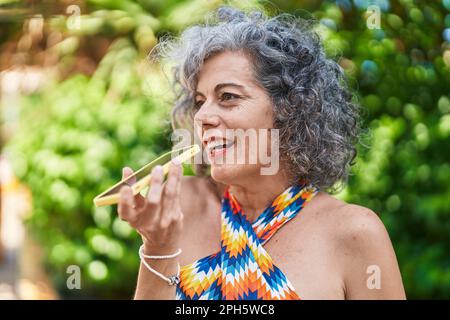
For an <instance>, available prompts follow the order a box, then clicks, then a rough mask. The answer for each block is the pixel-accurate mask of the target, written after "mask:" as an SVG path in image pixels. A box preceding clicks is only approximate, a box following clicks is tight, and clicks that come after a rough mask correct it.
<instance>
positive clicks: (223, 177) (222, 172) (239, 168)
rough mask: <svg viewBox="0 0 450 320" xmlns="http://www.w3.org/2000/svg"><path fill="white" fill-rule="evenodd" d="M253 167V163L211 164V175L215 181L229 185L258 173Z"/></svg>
mask: <svg viewBox="0 0 450 320" xmlns="http://www.w3.org/2000/svg"><path fill="white" fill-rule="evenodd" d="M255 169H256V168H254V166H253V165H251V166H249V165H229V164H212V165H211V177H212V178H213V179H214V180H215V181H217V182H221V183H224V184H228V185H230V184H234V183H236V182H238V181H242V180H243V179H248V178H250V177H251V176H252V175H254V174H255V173H258V172H259V171H258V170H255Z"/></svg>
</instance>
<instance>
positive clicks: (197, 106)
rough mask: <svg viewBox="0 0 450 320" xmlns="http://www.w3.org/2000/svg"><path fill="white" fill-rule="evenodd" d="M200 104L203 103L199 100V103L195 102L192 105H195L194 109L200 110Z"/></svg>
mask: <svg viewBox="0 0 450 320" xmlns="http://www.w3.org/2000/svg"><path fill="white" fill-rule="evenodd" d="M202 104H203V101H201V100H199V101H195V103H194V105H195V108H197V109H200V108H201V106H202Z"/></svg>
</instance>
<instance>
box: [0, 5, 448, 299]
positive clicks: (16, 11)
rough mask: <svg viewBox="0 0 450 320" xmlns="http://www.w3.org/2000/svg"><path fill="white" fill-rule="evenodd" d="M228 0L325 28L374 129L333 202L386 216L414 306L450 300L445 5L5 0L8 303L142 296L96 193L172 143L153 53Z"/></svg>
mask: <svg viewBox="0 0 450 320" xmlns="http://www.w3.org/2000/svg"><path fill="white" fill-rule="evenodd" d="M224 3H228V4H231V5H235V6H237V7H241V8H245V7H251V6H255V5H257V6H259V7H263V8H265V10H267V12H268V13H269V14H271V15H273V14H276V13H277V12H288V13H291V14H294V15H296V16H300V17H305V18H312V17H313V18H315V19H316V20H317V22H318V25H317V31H318V32H319V34H320V35H321V37H322V38H323V40H324V46H325V49H326V52H327V54H328V55H329V56H330V57H332V58H334V59H336V61H338V62H339V64H340V65H341V66H342V67H343V68H344V70H345V72H346V74H347V76H348V78H349V80H350V84H351V86H352V88H353V89H354V90H355V92H356V94H357V97H358V100H359V102H360V104H361V106H362V109H363V110H362V116H363V120H364V123H363V124H364V126H365V127H366V128H367V129H368V130H367V131H366V134H365V135H364V138H363V141H362V144H361V145H360V146H359V154H358V158H357V161H356V165H355V166H354V167H353V169H352V175H351V176H350V179H349V183H348V185H347V186H346V187H345V189H343V190H342V191H341V192H340V193H339V194H337V195H336V196H337V197H339V198H341V199H344V200H346V201H349V202H352V203H356V204H360V205H363V206H366V207H369V208H371V209H372V210H373V211H375V212H376V213H378V214H379V216H380V217H381V219H382V220H383V222H384V224H385V225H386V228H387V229H388V231H389V234H390V237H391V240H392V242H393V245H394V248H395V251H396V254H397V258H398V261H399V264H400V268H401V272H402V276H403V281H404V285H405V289H406V293H407V296H408V298H416V299H417V298H419V299H431V298H441V299H442V298H447V299H448V298H450V219H449V218H450V201H449V199H450V164H449V153H450V148H449V143H448V142H449V135H450V95H449V88H450V72H449V71H450V1H449V0H433V1H420V0H414V1H413V0H401V1H389V0H377V1H375V0H374V1H364V0H355V1H350V0H340V1H313V0H303V1H302V0H297V1H294V0H272V1H226V2H225V1H215V0H209V1H208V0H192V1H187V0H184V1H183V0H181V1H180V0H166V1H165V0H136V1H131V0H79V1H63V0H60V1H15V0H0V48H1V52H0V110H1V159H0V179H1V204H2V205H1V208H2V212H1V217H2V218H1V219H0V221H1V222H0V225H1V229H0V230H1V235H0V237H1V238H0V239H2V247H3V249H0V252H1V253H2V256H3V258H2V262H1V264H0V299H1V298H5V299H71V298H85V299H105V298H114V299H130V298H131V297H132V295H133V292H134V288H135V283H136V275H137V270H138V265H139V259H138V255H137V249H138V246H139V245H140V240H139V238H138V236H137V234H136V233H135V232H134V231H133V230H132V229H130V227H129V226H128V225H127V224H126V223H125V222H122V221H121V220H119V219H118V218H117V214H116V213H115V207H114V206H111V207H101V208H95V207H94V206H93V203H92V199H93V198H94V197H95V195H97V194H98V193H100V192H101V191H103V190H104V189H105V188H106V187H108V186H110V185H111V184H113V183H115V182H116V181H117V180H118V179H120V176H121V168H122V167H123V166H125V165H129V166H131V167H132V168H134V169H136V168H139V167H140V166H142V165H144V164H146V163H147V162H148V161H149V160H151V159H152V158H154V157H155V156H156V155H158V154H160V153H161V152H163V151H165V150H168V149H169V148H170V140H169V138H168V137H169V134H170V122H169V114H170V107H171V99H173V95H172V92H171V89H170V87H169V82H168V78H167V77H168V75H167V72H165V71H164V70H165V68H164V66H163V65H160V64H158V63H157V62H150V61H149V60H148V57H147V56H148V53H149V52H150V50H151V49H152V48H153V47H154V46H155V45H156V44H157V43H158V39H161V37H165V36H169V35H172V36H176V35H177V34H179V33H180V31H182V30H183V29H184V28H185V27H187V26H189V25H191V24H193V23H198V22H202V21H204V18H205V15H207V14H209V13H210V12H211V11H212V10H214V9H216V8H217V7H218V6H220V5H222V4H224ZM370 5H376V8H378V9H379V10H380V14H381V18H380V28H379V29H377V28H374V29H373V28H371V27H370V26H369V25H368V24H367V23H368V20H367V19H368V18H369V16H370V13H371V12H372V11H370V12H368V10H367V9H368V8H369V6H370ZM372 8H373V7H372ZM70 265H77V266H79V267H80V270H81V289H80V290H76V289H75V290H70V289H68V288H67V284H66V281H67V277H68V276H69V274H68V273H67V268H68V266H70Z"/></svg>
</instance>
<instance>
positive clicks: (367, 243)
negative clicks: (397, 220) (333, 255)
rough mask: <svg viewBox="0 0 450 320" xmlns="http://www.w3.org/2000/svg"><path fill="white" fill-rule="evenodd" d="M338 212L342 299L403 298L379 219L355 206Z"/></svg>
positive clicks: (401, 286) (389, 243)
mask: <svg viewBox="0 0 450 320" xmlns="http://www.w3.org/2000/svg"><path fill="white" fill-rule="evenodd" d="M339 211H341V212H340V214H341V215H342V217H344V218H343V219H342V222H343V223H342V224H340V225H339V228H340V232H339V234H340V241H338V242H339V245H340V250H338V251H339V252H341V253H342V254H340V257H339V259H340V265H341V266H342V277H343V283H344V290H345V297H346V299H405V298H406V296H405V290H404V288H403V283H402V278H401V274H400V270H399V266H398V263H397V258H396V256H395V252H394V249H393V247H392V243H391V240H390V238H389V235H388V233H387V231H386V228H385V227H384V225H383V223H382V221H381V220H380V219H379V217H378V216H377V215H376V214H375V213H374V212H373V211H371V210H369V209H367V208H364V207H360V206H357V205H345V206H343V207H342V209H340V210H339Z"/></svg>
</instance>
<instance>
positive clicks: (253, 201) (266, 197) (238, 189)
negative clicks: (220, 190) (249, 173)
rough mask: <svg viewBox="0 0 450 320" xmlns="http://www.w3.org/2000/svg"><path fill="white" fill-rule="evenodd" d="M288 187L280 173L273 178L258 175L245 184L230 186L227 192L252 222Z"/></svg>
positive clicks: (283, 175) (282, 174)
mask: <svg viewBox="0 0 450 320" xmlns="http://www.w3.org/2000/svg"><path fill="white" fill-rule="evenodd" d="M288 187H289V179H288V178H287V176H286V175H285V174H284V173H283V172H281V171H280V172H279V173H278V174H276V175H274V176H264V175H259V176H257V177H255V178H253V179H250V180H247V181H246V182H245V183H239V184H232V185H230V189H229V190H230V192H231V193H232V194H233V196H234V197H235V198H236V200H237V202H239V204H240V206H241V208H242V211H243V212H244V214H245V216H246V217H247V218H248V220H249V221H250V222H253V221H254V220H255V219H256V218H257V217H258V216H259V215H260V214H261V213H262V212H263V211H264V210H265V209H266V208H267V207H268V206H269V205H270V204H271V203H272V201H273V200H274V199H275V198H276V197H277V196H278V195H279V194H280V193H282V192H283V191H284V190H286V189H287V188H288Z"/></svg>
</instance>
